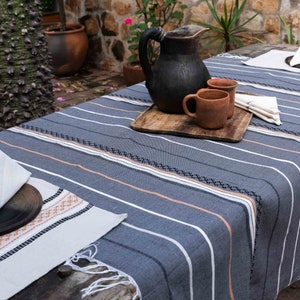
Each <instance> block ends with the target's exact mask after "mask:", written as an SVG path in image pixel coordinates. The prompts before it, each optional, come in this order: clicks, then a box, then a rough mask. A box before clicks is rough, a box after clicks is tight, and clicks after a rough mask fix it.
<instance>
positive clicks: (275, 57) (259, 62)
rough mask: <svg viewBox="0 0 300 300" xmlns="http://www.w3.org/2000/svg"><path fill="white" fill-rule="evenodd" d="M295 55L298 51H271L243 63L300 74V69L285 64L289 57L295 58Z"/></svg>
mask: <svg viewBox="0 0 300 300" xmlns="http://www.w3.org/2000/svg"><path fill="white" fill-rule="evenodd" d="M295 54H296V51H282V50H270V51H269V52H267V53H265V54H262V55H259V56H257V57H255V58H252V59H249V60H247V61H243V63H244V64H245V65H247V66H251V67H258V68H269V69H277V70H285V71H289V72H295V73H300V69H299V68H295V67H291V66H289V65H288V64H287V63H286V62H285V59H286V58H287V57H289V56H294V55H295Z"/></svg>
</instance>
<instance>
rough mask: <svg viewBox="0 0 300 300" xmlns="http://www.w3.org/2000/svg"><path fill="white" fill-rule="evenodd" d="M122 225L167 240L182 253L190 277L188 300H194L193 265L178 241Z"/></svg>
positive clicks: (129, 225)
mask: <svg viewBox="0 0 300 300" xmlns="http://www.w3.org/2000/svg"><path fill="white" fill-rule="evenodd" d="M123 224H124V225H125V226H128V227H130V228H133V229H135V230H138V231H141V232H145V233H148V234H151V235H155V236H157V237H160V238H163V239H165V240H168V241H169V242H171V243H173V244H174V245H176V246H177V247H178V248H179V249H180V251H181V252H182V254H183V256H184V257H185V260H186V262H187V264H188V267H189V273H190V276H189V280H190V300H193V299H194V290H193V265H192V261H191V258H190V256H189V255H188V253H187V252H186V250H185V249H184V247H183V246H182V245H181V244H180V243H179V242H178V241H176V240H174V239H173V238H170V237H168V236H166V235H164V234H161V233H157V232H154V231H151V230H147V229H144V228H140V227H137V226H134V225H131V224H128V223H126V222H123ZM212 299H214V294H213V295H212Z"/></svg>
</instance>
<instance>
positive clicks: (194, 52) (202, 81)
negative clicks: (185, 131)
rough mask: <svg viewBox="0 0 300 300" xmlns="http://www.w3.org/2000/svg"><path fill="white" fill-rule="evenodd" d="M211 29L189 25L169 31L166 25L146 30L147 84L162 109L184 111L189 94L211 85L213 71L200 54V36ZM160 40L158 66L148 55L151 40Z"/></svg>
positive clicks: (142, 50)
mask: <svg viewBox="0 0 300 300" xmlns="http://www.w3.org/2000/svg"><path fill="white" fill-rule="evenodd" d="M207 30H208V29H206V28H203V27H200V26H197V25H186V26H184V27H181V28H177V29H175V30H173V31H170V32H167V33H165V32H164V31H163V30H162V28H160V27H157V28H151V29H148V30H146V31H145V32H144V33H143V34H142V37H141V39H140V42H139V56H140V63H141V66H142V68H143V71H144V73H145V75H146V87H147V89H148V91H149V94H150V96H151V98H152V100H153V102H154V104H156V105H157V107H158V109H159V110H161V111H163V112H166V113H175V114H182V113H183V108H182V101H183V98H184V97H185V96H186V95H188V94H193V93H196V92H197V90H199V89H200V88H204V87H207V83H206V82H207V80H208V79H210V75H209V72H208V70H207V68H206V66H205V65H204V63H203V62H202V60H201V58H200V55H199V51H198V50H199V38H200V35H201V33H203V32H204V31H207ZM151 39H152V40H155V41H157V42H159V43H160V56H159V59H158V60H157V62H156V63H155V64H154V66H151V65H150V63H149V61H148V58H147V44H148V41H149V40H151Z"/></svg>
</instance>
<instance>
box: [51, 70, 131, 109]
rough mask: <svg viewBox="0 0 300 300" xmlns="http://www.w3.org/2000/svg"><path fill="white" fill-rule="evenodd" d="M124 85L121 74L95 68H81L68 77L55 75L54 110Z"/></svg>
mask: <svg viewBox="0 0 300 300" xmlns="http://www.w3.org/2000/svg"><path fill="white" fill-rule="evenodd" d="M124 87H126V85H125V83H124V80H123V75H122V74H120V73H115V72H109V71H103V70H99V69H95V68H83V69H82V70H81V71H80V72H78V73H76V74H75V75H74V76H70V77H55V78H54V79H53V89H54V96H55V104H56V110H62V109H64V108H67V107H69V106H73V105H76V104H79V103H82V102H86V101H88V100H91V99H95V98H98V97H101V96H102V95H107V94H109V93H111V92H113V91H116V90H119V89H121V88H124Z"/></svg>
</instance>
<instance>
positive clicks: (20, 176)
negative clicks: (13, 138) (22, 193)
mask: <svg viewBox="0 0 300 300" xmlns="http://www.w3.org/2000/svg"><path fill="white" fill-rule="evenodd" d="M30 176H31V173H30V172H29V171H27V170H25V169H24V168H23V167H21V166H20V165H19V164H18V163H17V162H16V161H15V160H13V159H11V158H10V157H9V156H8V155H6V154H5V153H4V152H2V151H1V150H0V208H1V207H2V206H3V205H4V204H5V203H6V202H7V201H8V200H9V199H11V198H12V197H13V196H14V195H15V193H16V192H17V191H18V190H19V189H20V188H21V187H22V185H23V184H24V183H26V182H27V181H28V179H29V178H30Z"/></svg>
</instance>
